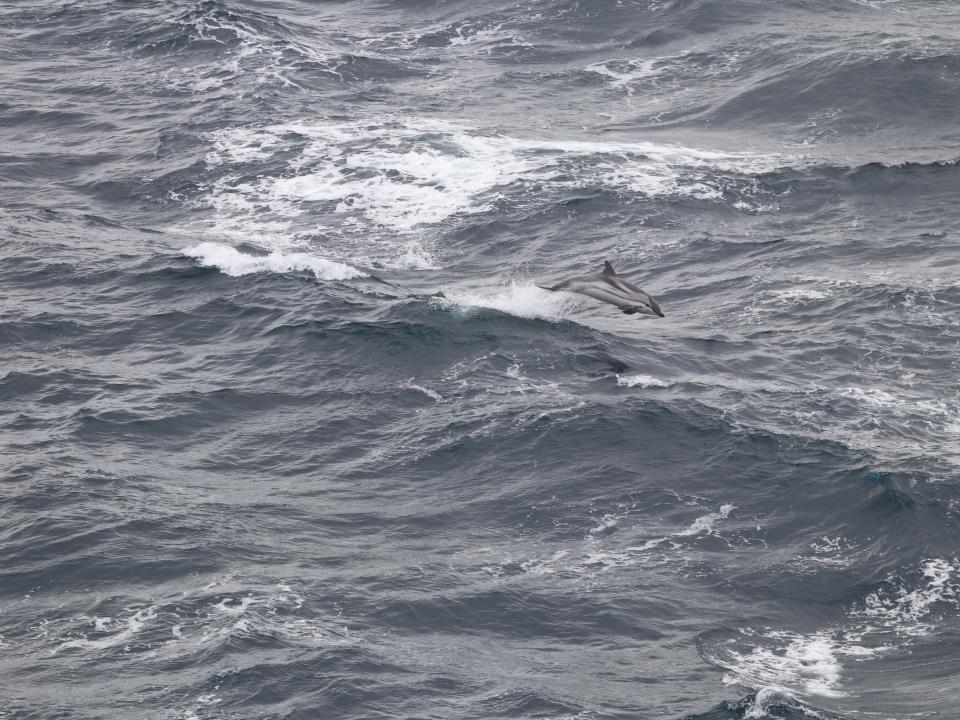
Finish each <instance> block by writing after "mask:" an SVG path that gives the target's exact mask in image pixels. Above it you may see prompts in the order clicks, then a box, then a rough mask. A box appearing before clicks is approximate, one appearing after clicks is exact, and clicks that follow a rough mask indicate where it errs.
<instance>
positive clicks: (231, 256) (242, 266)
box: [182, 242, 367, 280]
mask: <svg viewBox="0 0 960 720" xmlns="http://www.w3.org/2000/svg"><path fill="white" fill-rule="evenodd" d="M182 252H183V254H184V256H186V257H190V258H194V259H195V260H197V261H198V262H199V263H200V264H201V265H205V266H207V267H215V268H217V269H219V270H220V271H221V272H223V273H225V274H227V275H230V276H233V277H239V276H241V275H249V274H251V273H261V272H277V273H282V272H292V271H294V270H303V271H308V272H312V273H313V274H314V276H316V277H317V278H318V279H320V280H348V279H350V278H357V277H366V276H367V275H366V273H364V272H362V271H360V270H357V269H356V268H354V267H351V266H350V265H345V264H344V263H339V262H335V261H333V260H327V259H325V258H321V257H317V256H315V255H309V254H307V253H281V252H279V251H274V252H272V253H270V254H269V255H249V254H247V253H243V252H240V251H239V250H237V249H236V248H233V247H230V246H229V245H222V244H220V243H215V242H202V243H199V244H197V245H194V246H192V247H188V248H184V249H183V251H182Z"/></svg>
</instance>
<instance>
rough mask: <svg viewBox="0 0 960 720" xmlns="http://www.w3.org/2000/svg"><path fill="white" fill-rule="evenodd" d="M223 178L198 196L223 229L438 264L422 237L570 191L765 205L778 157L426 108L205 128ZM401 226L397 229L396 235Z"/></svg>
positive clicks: (379, 258)
mask: <svg viewBox="0 0 960 720" xmlns="http://www.w3.org/2000/svg"><path fill="white" fill-rule="evenodd" d="M208 142H209V143H210V146H209V151H208V152H207V155H206V162H207V164H208V165H209V166H210V167H211V168H214V169H215V170H216V172H217V173H218V174H219V179H217V180H214V181H213V182H211V183H209V184H208V185H207V187H206V192H205V194H203V195H201V196H200V197H197V198H196V199H195V200H194V203H195V204H196V205H197V206H198V207H207V208H210V209H212V211H213V214H212V217H210V218H209V220H207V221H205V222H207V223H208V225H209V226H210V227H211V228H212V229H213V230H214V231H215V232H217V233H219V234H221V235H228V236H230V237H237V238H238V239H243V238H247V239H250V240H254V239H255V238H262V237H263V236H264V235H265V234H267V235H268V236H270V237H272V238H276V240H274V241H273V242H275V243H282V242H290V240H291V239H298V238H299V239H300V240H306V239H308V238H312V237H316V236H318V235H321V236H328V237H329V236H333V237H336V238H337V242H338V243H340V244H341V245H342V247H343V248H349V252H350V254H351V256H353V257H357V256H359V255H365V254H367V253H369V254H370V256H371V260H372V261H373V262H376V263H383V264H394V265H396V264H398V262H399V261H400V259H401V258H402V257H403V256H406V255H409V254H410V252H411V251H410V244H411V243H414V244H415V245H416V248H415V249H414V251H413V256H421V257H423V258H425V261H424V262H423V265H425V266H435V265H436V264H437V263H436V261H435V259H434V258H433V257H432V252H431V249H430V248H429V247H428V246H429V245H430V244H431V243H432V242H436V241H437V238H438V236H440V235H443V234H444V233H449V232H450V231H451V227H456V226H457V223H458V222H459V221H462V220H465V219H466V218H468V217H470V216H476V215H482V214H486V213H490V212H495V211H496V212H501V213H503V212H509V210H510V208H511V207H516V208H517V209H518V210H519V211H520V212H524V213H527V212H531V211H532V210H533V209H536V208H544V207H549V206H550V205H551V204H553V203H560V202H566V201H567V199H568V198H569V195H570V193H571V192H575V193H580V192H599V193H610V194H612V195H615V196H617V197H619V198H624V199H636V198H679V199H684V198H687V199H694V200H697V201H701V202H705V203H710V204H720V205H725V206H727V207H730V208H732V209H734V210H735V211H738V212H739V211H741V210H746V211H748V212H753V211H762V210H763V209H764V208H765V207H766V206H767V203H768V202H769V201H770V198H765V197H764V196H763V192H762V190H760V189H758V188H757V186H756V179H755V176H756V174H758V173H765V172H770V171H772V170H773V169H776V168H779V167H781V166H782V165H783V164H784V163H785V162H786V160H785V159H784V158H782V157H780V156H777V155H763V154H757V153H751V152H741V151H736V152H727V151H720V150H709V149H701V148H694V147H687V146H683V145H680V144H669V143H655V142H616V141H611V142H600V141H596V142H591V141H574V140H554V139H546V138H545V139H527V138H520V137H513V136H509V135H505V134H502V133H499V132H495V131H492V130H485V129H482V128H476V127H470V126H466V125H460V124H457V123H453V122H448V121H441V120H429V119H423V118H379V119H377V120H376V121H368V122H351V123H343V124H315V123H306V122H304V123H285V124H278V125H269V126H265V127H235V128H223V129H221V130H217V131H214V132H212V133H210V134H209V135H208ZM398 235H399V236H400V237H398Z"/></svg>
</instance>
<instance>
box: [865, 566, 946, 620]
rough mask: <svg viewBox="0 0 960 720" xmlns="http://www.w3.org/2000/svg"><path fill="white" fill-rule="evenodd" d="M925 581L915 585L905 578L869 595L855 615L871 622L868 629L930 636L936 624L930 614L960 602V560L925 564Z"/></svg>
mask: <svg viewBox="0 0 960 720" xmlns="http://www.w3.org/2000/svg"><path fill="white" fill-rule="evenodd" d="M923 579H924V582H923V584H921V585H920V586H918V587H916V586H914V587H911V586H910V585H907V584H905V583H904V582H903V581H902V580H899V579H898V580H895V581H892V582H891V586H890V587H888V588H884V589H882V590H878V591H877V592H874V593H871V594H870V595H869V596H867V598H866V600H865V601H864V604H863V607H862V608H860V609H858V610H856V611H855V612H854V613H853V615H854V617H856V618H858V619H861V620H863V621H865V622H866V623H867V624H868V627H867V630H870V631H876V630H890V631H894V632H896V633H898V634H902V635H926V634H928V633H929V632H930V631H931V630H932V629H933V626H932V624H931V623H930V622H929V617H930V615H931V613H932V612H933V610H934V609H935V608H936V607H938V606H941V607H942V606H946V605H949V606H952V607H953V608H954V609H956V608H957V607H958V605H960V562H958V561H957V560H956V559H954V560H947V559H945V558H933V559H929V560H926V561H925V562H924V565H923Z"/></svg>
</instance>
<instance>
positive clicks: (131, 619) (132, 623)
mask: <svg viewBox="0 0 960 720" xmlns="http://www.w3.org/2000/svg"><path fill="white" fill-rule="evenodd" d="M156 617H157V608H156V607H147V608H141V609H139V610H136V611H135V612H133V613H132V614H131V615H129V616H128V617H126V618H124V620H123V621H122V622H123V628H122V629H121V630H120V631H119V632H116V633H113V634H112V635H104V636H102V637H95V638H88V637H81V638H75V639H71V640H66V641H64V642H62V643H60V644H59V645H57V646H56V647H55V648H54V649H53V652H54V653H58V652H60V651H62V650H69V649H71V648H80V649H84V650H104V649H107V648H111V647H116V646H118V645H126V644H127V643H128V642H129V641H130V640H132V639H133V638H134V637H135V636H136V635H137V633H139V632H140V630H142V629H143V627H144V626H145V625H146V624H147V623H148V622H150V621H151V620H154V619H155V618H156ZM115 622H116V621H114V620H113V619H112V618H94V620H93V623H92V624H93V626H94V630H95V631H96V632H103V631H105V630H106V629H107V628H108V626H109V625H112V624H114V623H115Z"/></svg>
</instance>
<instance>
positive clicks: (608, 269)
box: [603, 260, 617, 275]
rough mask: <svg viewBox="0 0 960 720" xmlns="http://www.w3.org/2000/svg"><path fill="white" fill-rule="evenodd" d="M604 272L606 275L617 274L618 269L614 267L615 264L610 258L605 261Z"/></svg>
mask: <svg viewBox="0 0 960 720" xmlns="http://www.w3.org/2000/svg"><path fill="white" fill-rule="evenodd" d="M603 274H604V275H616V274H617V272H616V270H614V269H613V265H611V264H610V261H609V260H604V261H603Z"/></svg>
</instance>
